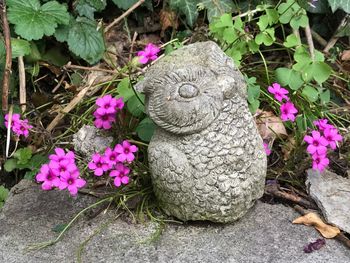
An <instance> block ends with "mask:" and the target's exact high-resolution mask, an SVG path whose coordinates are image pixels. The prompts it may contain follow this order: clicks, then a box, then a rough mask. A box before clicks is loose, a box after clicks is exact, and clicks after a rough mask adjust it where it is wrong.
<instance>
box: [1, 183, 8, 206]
mask: <svg viewBox="0 0 350 263" xmlns="http://www.w3.org/2000/svg"><path fill="white" fill-rule="evenodd" d="M8 194H9V190H7V189H6V188H5V187H4V186H2V185H0V209H1V208H2V207H3V205H4V202H5V201H6V198H7V196H8Z"/></svg>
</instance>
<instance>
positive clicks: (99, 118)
mask: <svg viewBox="0 0 350 263" xmlns="http://www.w3.org/2000/svg"><path fill="white" fill-rule="evenodd" d="M94 116H95V117H96V120H95V121H94V125H95V126H96V128H99V129H105V130H108V129H110V128H112V123H113V122H115V114H108V113H106V114H103V115H101V114H98V113H97V111H95V112H94Z"/></svg>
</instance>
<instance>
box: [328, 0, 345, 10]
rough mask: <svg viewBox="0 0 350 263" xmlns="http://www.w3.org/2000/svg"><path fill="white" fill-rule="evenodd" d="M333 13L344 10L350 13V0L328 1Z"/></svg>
mask: <svg viewBox="0 0 350 263" xmlns="http://www.w3.org/2000/svg"><path fill="white" fill-rule="evenodd" d="M328 3H329V5H330V7H331V8H332V11H333V13H334V12H335V11H336V10H337V9H343V10H344V11H345V12H347V13H350V0H328Z"/></svg>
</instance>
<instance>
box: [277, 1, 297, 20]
mask: <svg viewBox="0 0 350 263" xmlns="http://www.w3.org/2000/svg"><path fill="white" fill-rule="evenodd" d="M292 5H293V4H292ZM292 5H291V4H290V3H289V2H287V3H282V4H280V5H279V6H278V9H277V11H278V13H279V14H280V17H279V20H280V22H281V23H282V24H288V23H289V21H290V20H291V19H292V17H293V14H294V12H293V9H292Z"/></svg>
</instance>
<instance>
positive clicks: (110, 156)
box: [104, 147, 118, 168]
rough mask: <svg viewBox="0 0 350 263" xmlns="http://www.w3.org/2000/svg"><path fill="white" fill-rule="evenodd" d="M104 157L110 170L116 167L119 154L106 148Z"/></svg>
mask: <svg viewBox="0 0 350 263" xmlns="http://www.w3.org/2000/svg"><path fill="white" fill-rule="evenodd" d="M104 156H105V158H106V161H107V163H108V164H109V167H110V168H112V167H113V165H115V164H116V163H117V162H118V160H117V157H118V153H116V152H115V151H113V150H112V149H111V148H109V147H107V148H106V150H105V155H104Z"/></svg>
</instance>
